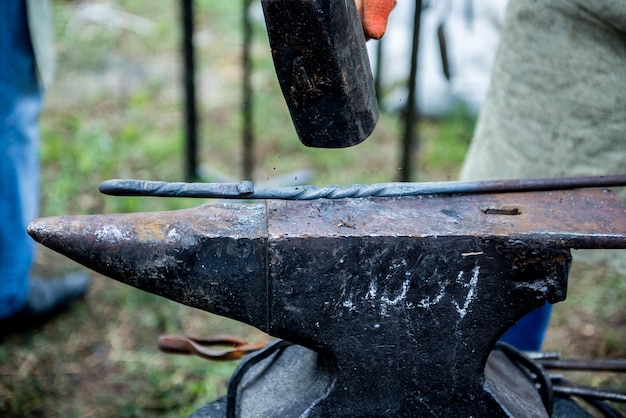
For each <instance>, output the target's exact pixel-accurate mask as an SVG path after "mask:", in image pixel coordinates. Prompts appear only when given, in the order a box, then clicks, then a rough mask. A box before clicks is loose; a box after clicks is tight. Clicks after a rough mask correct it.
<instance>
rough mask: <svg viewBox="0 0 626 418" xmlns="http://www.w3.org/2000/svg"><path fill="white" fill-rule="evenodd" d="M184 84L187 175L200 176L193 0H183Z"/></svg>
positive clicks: (191, 176) (190, 177) (189, 177)
mask: <svg viewBox="0 0 626 418" xmlns="http://www.w3.org/2000/svg"><path fill="white" fill-rule="evenodd" d="M182 20H183V22H182V23H183V45H182V47H183V63H184V65H183V67H184V68H183V84H184V89H185V177H186V178H187V181H195V180H197V178H198V158H197V154H198V115H197V106H196V85H195V57H194V47H193V31H194V28H193V0H182Z"/></svg>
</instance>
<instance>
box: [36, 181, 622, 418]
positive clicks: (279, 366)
mask: <svg viewBox="0 0 626 418" xmlns="http://www.w3.org/2000/svg"><path fill="white" fill-rule="evenodd" d="M625 213H626V207H625V206H624V205H623V204H622V203H621V202H620V201H619V200H618V199H617V198H616V197H615V195H614V194H613V193H612V192H610V191H607V190H596V189H593V190H568V191H559V190H554V191H542V192H511V193H492V194H489V193H486V194H460V195H459V194H454V195H428V196H424V195H417V196H407V197H364V198H343V199H334V200H332V199H315V200H266V201H264V202H262V203H253V204H243V203H214V204H207V205H203V206H200V207H197V208H194V209H186V210H181V211H171V212H161V213H135V214H118V215H90V216H66V217H54V218H46V219H39V220H35V221H33V222H32V223H31V224H30V226H29V233H30V234H31V235H32V236H33V238H35V239H36V240H37V241H39V242H40V243H42V244H44V245H46V246H48V247H49V248H51V249H53V250H55V251H58V252H60V253H62V254H65V255H66V256H68V257H70V258H72V259H74V260H76V261H77V262H79V263H81V264H84V265H85V266H87V267H89V268H91V269H93V270H95V271H97V272H100V273H102V274H104V275H107V276H109V277H111V278H113V279H116V280H119V281H121V282H124V283H127V284H129V285H132V286H135V287H137V288H140V289H143V290H146V291H148V292H151V293H155V294H158V295H161V296H164V297H166V298H169V299H172V300H175V301H178V302H181V303H184V304H186V305H189V306H193V307H196V308H199V309H202V310H206V311H209V312H212V313H215V314H218V315H223V316H226V317H230V318H233V319H236V320H239V321H242V322H245V323H247V324H250V325H252V326H255V327H257V328H258V329H260V330H262V331H265V332H266V333H268V334H269V335H272V336H274V337H277V338H280V339H283V340H285V341H288V342H289V343H290V344H289V345H288V346H280V345H279V346H278V347H279V349H276V347H275V346H270V347H268V348H266V349H264V350H261V351H260V352H259V353H256V354H254V355H253V356H261V357H259V358H260V359H261V360H262V361H260V362H259V363H258V364H256V365H255V366H254V367H252V366H250V363H245V364H248V366H246V367H249V368H250V370H249V373H247V374H246V375H245V378H243V379H242V380H241V382H240V384H238V386H237V387H235V389H233V390H234V391H235V395H233V396H234V397H235V398H236V402H235V408H236V414H237V416H241V417H249V416H296V417H298V416H307V417H328V416H380V417H413V416H433V417H434V416H489V417H505V416H522V415H520V414H523V413H526V412H528V411H538V412H537V413H536V414H535V416H548V413H547V411H546V409H544V408H543V406H542V405H543V404H542V399H541V397H540V396H539V394H538V393H537V391H536V390H535V389H534V385H533V384H532V382H530V383H528V384H527V385H526V386H524V385H523V384H521V383H520V382H523V381H527V378H526V377H524V376H520V377H519V378H517V377H514V375H515V373H514V372H511V371H510V369H507V368H505V367H504V366H503V360H501V359H499V358H501V357H502V356H499V355H495V353H492V348H493V347H494V345H495V344H496V341H497V340H498V338H499V337H500V336H501V335H502V334H503V333H504V332H505V331H506V330H507V329H508V328H509V327H510V326H511V325H512V324H513V323H514V322H515V321H517V320H518V319H519V318H521V317H522V316H524V315H525V314H526V313H528V312H530V311H531V310H532V309H534V308H537V307H540V306H542V305H543V304H544V303H545V302H546V301H549V302H552V303H555V302H559V301H562V300H563V299H565V295H566V289H567V278H568V269H569V265H570V260H571V257H570V249H572V248H574V249H578V248H581V249H582V248H626V216H624V214H625ZM271 347H274V348H271ZM273 349H274V350H276V351H273V352H272V351H266V350H273ZM488 359H493V360H488ZM242 367H243V365H242ZM513 370H514V368H513ZM524 379H526V380H524ZM228 399H229V401H228V402H227V399H222V400H219V401H216V402H214V403H212V404H210V405H208V406H207V408H205V409H203V412H201V414H204V415H197V416H208V417H224V416H225V415H226V410H230V411H231V412H229V414H232V413H234V412H233V410H232V405H233V401H232V399H233V397H232V396H231V397H230V398H228ZM228 405H231V409H228ZM199 413H200V412H199Z"/></svg>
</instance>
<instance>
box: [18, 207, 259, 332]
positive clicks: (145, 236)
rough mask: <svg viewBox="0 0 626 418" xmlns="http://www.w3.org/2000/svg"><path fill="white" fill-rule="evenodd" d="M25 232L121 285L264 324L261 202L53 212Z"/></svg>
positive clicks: (32, 223) (256, 323)
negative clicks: (164, 209) (78, 213)
mask: <svg viewBox="0 0 626 418" xmlns="http://www.w3.org/2000/svg"><path fill="white" fill-rule="evenodd" d="M29 233H30V234H31V236H32V237H33V238H34V239H35V240H36V241H38V242H40V243H41V244H43V245H45V246H47V247H49V248H51V249H53V250H55V251H57V252H59V253H61V254H64V255H66V256H68V257H69V258H71V259H73V260H75V261H77V262H78V263H80V264H83V265H85V266H87V267H89V268H91V269H93V270H95V271H97V272H99V273H101V274H104V275H105V276H108V277H111V278H113V279H115V280H119V281H121V282H122V283H126V284H129V285H131V286H134V287H137V288H139V289H143V290H146V291H148V292H151V293H154V294H157V295H161V296H164V297H166V298H168V299H172V300H175V301H178V302H181V303H184V304H186V305H189V306H193V307H195V308H199V309H204V310H209V311H211V312H213V313H216V314H218V315H223V316H227V317H229V318H233V319H237V320H239V321H242V322H245V323H248V324H251V325H255V326H258V327H259V328H261V329H264V328H265V318H266V312H267V306H266V302H267V297H266V293H267V289H266V282H265V269H266V264H267V262H266V248H267V242H266V241H267V238H266V237H267V233H266V228H265V209H264V207H263V206H262V205H237V204H213V205H205V206H200V207H197V208H193V209H186V210H180V211H170V212H154V213H129V214H117V215H85V216H59V217H51V218H45V219H39V220H35V221H33V222H31V224H30V225H29ZM259 321H260V323H259Z"/></svg>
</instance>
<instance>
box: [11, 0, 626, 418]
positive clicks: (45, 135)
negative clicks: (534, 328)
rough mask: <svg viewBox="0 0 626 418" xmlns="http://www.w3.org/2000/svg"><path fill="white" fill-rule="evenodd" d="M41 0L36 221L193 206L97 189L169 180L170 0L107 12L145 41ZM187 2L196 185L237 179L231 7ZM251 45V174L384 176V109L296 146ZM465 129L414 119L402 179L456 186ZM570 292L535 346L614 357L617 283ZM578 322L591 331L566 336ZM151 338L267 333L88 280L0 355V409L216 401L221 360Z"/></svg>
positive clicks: (178, 169)
mask: <svg viewBox="0 0 626 418" xmlns="http://www.w3.org/2000/svg"><path fill="white" fill-rule="evenodd" d="M53 4H54V12H55V22H54V23H55V30H56V39H57V44H58V58H59V59H58V61H59V68H58V74H57V79H56V84H55V86H54V88H53V89H52V90H51V91H50V92H49V93H48V95H47V103H46V109H45V111H44V113H43V115H42V119H41V130H42V147H41V157H42V167H41V171H42V205H41V214H42V216H51V215H62V214H95V213H116V212H136V211H155V210H171V209H178V208H182V207H191V206H195V205H198V204H200V203H204V201H198V200H191V199H156V198H121V197H108V196H103V195H101V194H99V193H98V191H97V186H98V184H99V183H100V182H101V181H103V180H106V179H111V178H139V179H151V180H167V181H181V180H183V179H184V167H183V154H184V145H183V133H182V132H183V131H182V120H183V119H182V90H181V88H180V86H181V82H180V80H181V69H180V52H179V50H178V42H179V37H180V28H179V10H178V7H179V2H177V1H174V0H168V1H160V2H153V1H149V0H132V1H131V0H118V1H116V2H115V3H112V4H115V7H116V8H117V9H119V10H123V11H125V12H127V13H131V14H133V15H136V16H139V17H141V18H143V19H147V20H148V21H150V22H151V26H150V28H151V29H150V32H149V33H138V32H135V31H133V30H129V29H124V28H116V27H107V26H106V25H103V24H99V23H94V22H90V21H88V20H85V19H84V18H82V19H81V17H80V11H81V10H83V9H82V8H83V7H84V6H85V5H86V4H87V2H77V1H61V0H56V1H54V3H53ZM103 4H108V3H106V2H104V3H103ZM195 4H196V7H197V16H196V29H197V34H198V35H197V45H196V47H197V56H198V69H197V70H198V92H199V104H200V116H201V119H200V122H201V130H200V134H201V135H200V136H201V141H200V155H199V156H200V160H201V163H202V166H203V169H204V172H206V173H207V176H208V177H207V178H208V179H211V176H213V177H220V178H221V177H228V178H232V179H234V180H238V179H240V178H241V159H242V157H241V155H242V149H241V114H240V112H239V109H240V100H241V87H240V80H239V78H240V74H241V70H240V62H241V34H240V32H241V31H240V16H241V10H240V7H241V2H231V1H218V0H202V1H196V2H195ZM252 51H253V60H254V65H255V75H254V77H253V85H254V90H255V97H254V110H255V132H256V146H255V153H254V158H255V162H256V165H255V167H256V168H255V175H254V180H255V181H258V182H262V181H265V180H270V179H272V178H274V177H276V176H282V175H288V174H289V173H292V172H295V171H298V170H302V169H306V170H309V171H310V172H311V174H312V176H313V180H312V183H314V184H316V185H324V184H352V183H374V182H386V181H394V180H396V179H397V177H398V171H399V170H400V169H401V167H399V166H398V161H399V150H400V144H399V138H400V137H401V132H402V128H401V123H400V120H399V117H398V116H397V115H394V114H384V113H383V114H382V115H381V119H380V122H379V124H378V127H377V128H376V131H375V132H374V134H373V135H372V137H371V138H370V139H368V140H367V141H365V142H364V143H363V144H360V145H358V146H356V147H353V148H350V149H346V150H320V149H307V148H305V147H304V146H302V145H301V144H300V142H299V141H298V139H297V138H296V136H295V131H294V129H293V127H292V125H291V121H290V118H289V115H288V112H287V108H286V105H285V104H284V102H283V99H282V96H281V95H280V92H279V89H278V84H277V82H276V78H275V74H274V70H273V66H272V62H271V57H270V54H269V46H268V45H267V39H266V38H265V34H264V29H263V24H262V23H257V24H256V26H255V41H254V45H253V48H252ZM472 129H473V121H472V120H469V119H468V118H466V117H465V116H464V115H463V114H460V113H459V114H454V115H451V116H450V117H449V118H446V119H444V120H441V121H424V122H422V123H421V124H420V128H419V131H420V146H419V152H418V155H417V156H416V157H417V161H418V163H417V173H416V179H418V180H423V181H425V180H452V179H455V178H456V175H457V173H458V169H459V166H460V164H461V162H462V159H463V157H464V155H465V152H466V150H467V146H468V144H469V142H470V139H471V133H472ZM294 180H295V179H294ZM39 251H40V254H39V258H38V261H37V264H36V266H35V269H36V271H38V272H41V273H46V274H60V273H63V272H65V271H68V270H72V269H75V268H76V266H75V265H74V264H73V263H72V262H70V261H68V260H67V259H65V258H63V257H60V256H58V255H56V254H53V253H51V252H50V251H48V250H45V249H42V248H40V249H39ZM577 271H580V270H577ZM572 283H576V286H575V287H574V289H575V292H580V293H581V294H584V295H586V297H583V298H577V297H574V303H572V304H569V305H567V302H566V304H563V308H562V309H561V307H558V308H559V309H557V312H556V315H555V316H556V317H555V325H554V327H555V329H554V330H553V332H552V334H551V335H553V336H554V337H552V338H551V340H550V341H549V344H550V348H553V347H565V350H564V353H566V354H572V355H583V356H592V357H593V356H598V355H599V356H613V357H615V356H621V357H626V349H625V348H624V346H625V344H624V343H625V342H626V335H625V334H626V332H624V330H625V329H626V319H624V317H623V312H624V311H625V307H624V302H623V297H621V295H623V294H624V292H623V291H624V290H625V289H624V288H623V287H624V283H625V281H624V280H623V278H622V277H620V276H616V275H613V274H612V273H610V272H604V271H598V270H594V269H590V270H582V271H581V272H580V273H576V276H575V278H573V279H572ZM598 284H602V286H599V285H598ZM601 289H604V291H601ZM607 289H621V290H619V291H617V290H616V291H615V292H611V291H610V290H607ZM574 294H576V293H574ZM615 312H622V316H619V315H618V314H615ZM581 324H582V325H581ZM604 324H608V325H610V327H608V329H605V327H604V326H603V325H604ZM586 325H589V326H586ZM590 327H593V329H594V330H596V331H595V332H596V334H595V337H594V335H591V336H586V335H585V334H581V329H582V330H586V331H585V332H587V333H589V330H591V329H592V328H590ZM163 333H185V334H189V335H195V336H208V335H212V334H220V333H230V334H234V335H238V336H242V337H245V338H248V339H249V340H252V341H257V340H267V339H268V337H267V336H265V335H264V334H262V333H260V332H259V331H257V330H255V329H253V328H251V327H248V326H245V325H243V324H240V323H237V322H234V321H231V320H226V319H223V318H219V317H217V316H214V315H210V314H208V313H205V312H200V311H197V310H194V309H191V308H188V307H185V306H182V305H179V304H176V303H174V302H170V301H167V300H165V299H163V298H160V297H157V296H154V295H150V294H147V293H144V292H141V291H139V290H136V289H133V288H130V287H128V286H125V285H121V284H118V283H116V282H114V281H112V280H109V279H106V278H104V277H102V276H98V275H95V274H94V283H93V286H92V288H91V290H90V292H89V294H88V296H87V298H86V303H80V304H77V305H76V306H75V307H74V309H73V310H72V311H71V312H69V313H67V314H64V315H62V316H61V317H59V318H58V319H56V320H54V321H52V322H50V323H48V324H46V325H45V326H44V327H43V328H42V329H39V330H36V331H31V332H25V333H22V334H19V335H15V336H13V337H11V338H10V339H8V340H7V341H6V342H5V344H4V345H1V346H0V415H2V416H9V417H120V416H122V417H134V416H141V417H147V416H162V417H179V416H185V415H187V414H189V413H191V412H192V411H194V410H196V409H197V408H199V407H200V406H201V405H203V404H204V403H207V402H209V401H211V400H213V399H215V398H216V397H218V396H221V395H223V394H224V393H225V388H226V381H227V379H228V377H229V376H230V375H231V374H232V371H233V370H234V368H235V367H236V363H232V362H231V363H211V362H207V361H205V360H201V359H198V358H192V357H184V356H182V357H181V356H173V355H167V354H163V353H160V352H159V351H158V350H157V348H156V341H157V338H158V336H159V335H160V334H163ZM596 337H597V338H596ZM571 341H582V343H581V344H573V343H572V342H571ZM622 382H623V381H622ZM624 386H626V385H624Z"/></svg>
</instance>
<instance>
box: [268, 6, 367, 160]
mask: <svg viewBox="0 0 626 418" xmlns="http://www.w3.org/2000/svg"><path fill="white" fill-rule="evenodd" d="M262 4H263V12H264V14H265V22H266V24H267V32H268V36H269V41H270V47H271V49H272V56H273V59H274V66H275V68H276V74H277V75H278V81H279V83H280V87H281V90H282V92H283V96H284V97H285V101H286V102H287V106H288V108H289V112H290V114H291V119H292V120H293V123H294V125H295V128H296V132H297V133H298V137H299V138H300V141H301V142H302V143H303V144H304V145H306V146H308V147H317V148H344V147H349V146H352V145H356V144H358V143H360V142H362V141H363V140H365V139H366V138H367V137H368V136H369V135H370V134H371V133H372V131H373V130H374V127H375V126H376V122H377V121H378V105H377V102H376V93H375V91H374V81H373V78H372V72H371V69H370V65H369V60H368V56H367V49H366V47H365V36H364V35H363V28H362V26H361V22H360V19H359V14H358V12H357V9H356V5H355V3H354V1H353V0H262Z"/></svg>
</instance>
